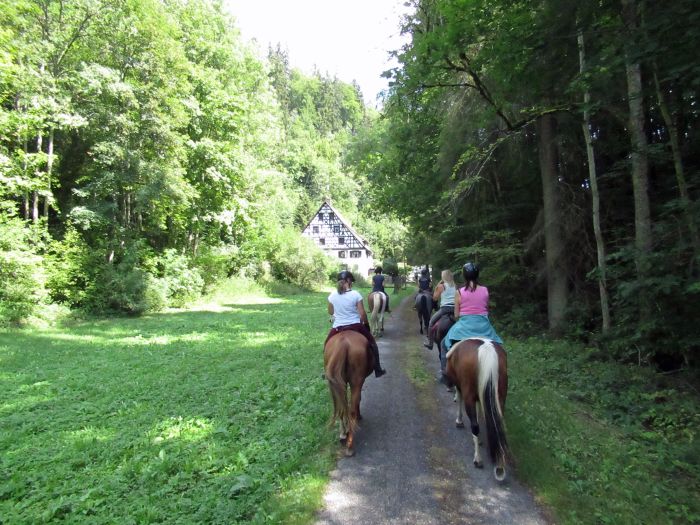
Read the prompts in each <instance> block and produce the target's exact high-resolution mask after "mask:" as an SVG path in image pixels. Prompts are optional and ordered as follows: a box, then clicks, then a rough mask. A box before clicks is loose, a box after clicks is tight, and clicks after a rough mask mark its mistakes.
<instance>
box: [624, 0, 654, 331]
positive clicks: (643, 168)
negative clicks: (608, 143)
mask: <svg viewBox="0 0 700 525" xmlns="http://www.w3.org/2000/svg"><path fill="white" fill-rule="evenodd" d="M622 16H623V18H624V22H625V25H626V26H627V31H628V35H627V36H628V38H627V46H626V48H625V72H626V74H627V97H628V103H629V130H630V140H631V146H632V153H631V158H632V191H633V194H634V244H635V264H636V267H637V279H638V281H639V290H640V293H639V309H640V311H639V314H640V315H639V321H640V325H645V324H646V321H648V319H649V317H650V314H651V311H650V310H651V296H650V294H649V291H648V289H647V287H646V286H645V281H646V278H647V277H648V276H649V273H650V272H649V270H650V261H649V256H650V255H651V249H652V233H651V206H650V203H649V160H648V153H647V137H646V134H645V133H644V106H643V98H642V68H641V65H640V64H639V61H637V60H636V59H635V58H634V55H633V49H632V46H633V45H634V42H635V41H636V40H637V38H636V33H637V31H638V28H639V24H638V21H637V20H638V17H637V5H636V1H635V0H622Z"/></svg>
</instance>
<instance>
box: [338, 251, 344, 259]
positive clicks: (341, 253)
mask: <svg viewBox="0 0 700 525" xmlns="http://www.w3.org/2000/svg"><path fill="white" fill-rule="evenodd" d="M338 257H340V258H341V259H345V250H340V251H339V252H338Z"/></svg>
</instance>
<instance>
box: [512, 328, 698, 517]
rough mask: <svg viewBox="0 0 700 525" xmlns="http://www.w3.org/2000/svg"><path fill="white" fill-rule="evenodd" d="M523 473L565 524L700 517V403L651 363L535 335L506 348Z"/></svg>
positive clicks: (515, 435) (693, 393) (519, 464)
mask: <svg viewBox="0 0 700 525" xmlns="http://www.w3.org/2000/svg"><path fill="white" fill-rule="evenodd" d="M508 357H509V362H508V369H509V377H510V380H511V382H510V389H509V397H508V409H507V411H506V412H507V420H508V425H509V433H510V436H509V437H510V439H511V442H512V447H513V450H514V453H515V457H516V458H517V470H518V476H519V477H521V478H522V479H523V480H524V481H526V482H527V483H528V484H530V485H531V486H533V487H534V488H535V489H536V491H537V492H538V494H539V496H540V497H541V499H542V500H543V501H544V502H545V503H547V504H548V505H549V506H550V507H552V508H553V509H554V512H555V514H556V516H557V521H558V522H561V523H572V524H573V523H576V524H578V523H591V524H594V523H595V524H598V523H650V524H664V523H697V522H698V521H700V500H699V499H698V497H697V495H698V494H700V447H698V441H697V439H698V429H699V428H700V414H699V413H698V406H700V403H699V401H700V399H699V396H698V395H697V392H696V391H694V389H693V388H692V387H691V386H689V385H687V384H686V383H683V382H682V381H679V380H678V379H677V378H675V377H673V376H669V375H662V374H657V373H655V372H654V371H653V370H651V369H649V368H642V367H637V366H631V365H630V366H625V365H620V364H616V363H613V362H601V361H600V360H599V359H598V358H594V357H593V355H592V354H589V353H588V352H587V350H586V349H585V348H583V347H581V346H576V345H572V344H570V343H565V342H545V341H542V340H539V339H531V340H529V341H525V342H521V343H514V344H512V345H511V346H510V347H509V354H508Z"/></svg>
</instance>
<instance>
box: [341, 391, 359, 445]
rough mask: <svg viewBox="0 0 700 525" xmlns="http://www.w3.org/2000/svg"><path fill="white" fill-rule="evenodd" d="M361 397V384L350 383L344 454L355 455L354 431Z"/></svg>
mask: <svg viewBox="0 0 700 525" xmlns="http://www.w3.org/2000/svg"><path fill="white" fill-rule="evenodd" d="M361 397H362V385H352V386H351V387H350V417H349V420H350V421H349V426H350V430H349V431H348V440H347V442H346V447H347V448H346V450H345V455H346V456H354V455H355V448H354V445H355V431H354V429H355V428H356V427H357V421H358V420H359V419H360V398H361Z"/></svg>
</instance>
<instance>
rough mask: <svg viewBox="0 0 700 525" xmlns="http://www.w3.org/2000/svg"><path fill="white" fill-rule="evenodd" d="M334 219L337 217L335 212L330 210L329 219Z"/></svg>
mask: <svg viewBox="0 0 700 525" xmlns="http://www.w3.org/2000/svg"><path fill="white" fill-rule="evenodd" d="M333 219H335V213H333V212H330V213H329V214H328V220H329V221H332V220H333Z"/></svg>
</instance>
